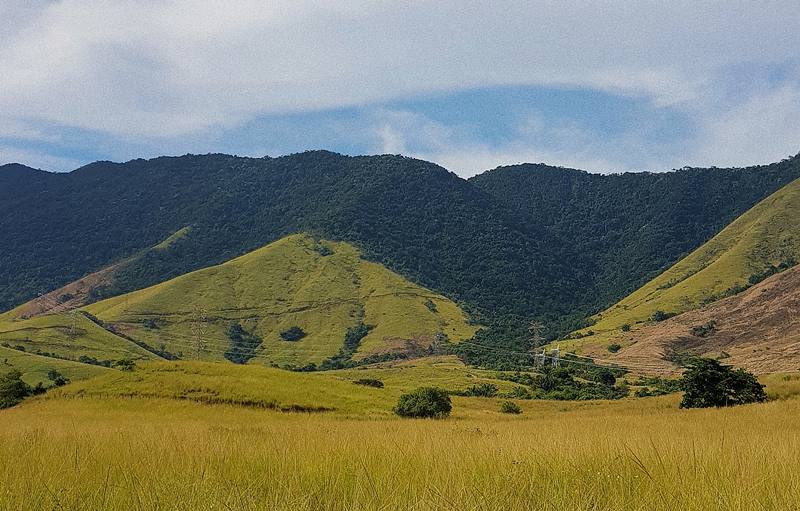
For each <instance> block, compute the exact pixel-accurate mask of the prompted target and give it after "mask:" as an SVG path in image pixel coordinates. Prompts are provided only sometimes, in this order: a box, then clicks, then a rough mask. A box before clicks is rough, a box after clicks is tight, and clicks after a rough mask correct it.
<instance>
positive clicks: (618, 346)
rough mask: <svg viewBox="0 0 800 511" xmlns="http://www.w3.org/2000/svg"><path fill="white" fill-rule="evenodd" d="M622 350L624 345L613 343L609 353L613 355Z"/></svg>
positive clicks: (609, 347) (609, 346)
mask: <svg viewBox="0 0 800 511" xmlns="http://www.w3.org/2000/svg"><path fill="white" fill-rule="evenodd" d="M621 349H622V345H621V344H619V343H616V342H612V343H611V344H609V345H608V351H610V352H611V353H616V352H618V351H619V350H621Z"/></svg>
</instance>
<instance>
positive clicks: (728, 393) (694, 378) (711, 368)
mask: <svg viewBox="0 0 800 511" xmlns="http://www.w3.org/2000/svg"><path fill="white" fill-rule="evenodd" d="M681 387H682V389H683V391H684V395H683V399H682V400H681V405H680V406H681V408H711V407H722V406H734V405H741V404H747V403H760V402H763V401H766V400H767V394H766V392H764V385H762V384H761V383H759V381H758V379H756V377H755V376H754V375H753V374H752V373H750V372H748V371H746V370H744V369H741V368H738V369H733V368H732V367H730V366H725V365H722V364H720V363H719V362H718V361H717V360H714V359H710V358H698V359H695V360H694V361H693V362H692V363H691V364H690V365H689V368H688V369H687V370H686V372H684V373H683V376H682V377H681Z"/></svg>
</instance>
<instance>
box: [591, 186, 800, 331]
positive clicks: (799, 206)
mask: <svg viewBox="0 0 800 511" xmlns="http://www.w3.org/2000/svg"><path fill="white" fill-rule="evenodd" d="M798 219H800V180H797V181H794V182H792V183H790V184H789V185H787V186H785V187H784V188H782V189H780V190H778V191H777V192H775V193H774V194H772V195H771V196H769V197H767V198H766V199H764V200H763V201H761V202H760V203H758V204H757V205H756V206H755V207H753V208H752V209H751V210H749V211H748V212H747V213H745V214H744V215H742V216H741V217H739V218H738V219H736V220H735V221H734V222H733V223H731V224H730V225H729V226H728V227H726V228H725V229H723V230H722V231H721V232H720V233H719V234H718V235H716V236H715V237H714V238H712V239H711V240H709V241H708V242H707V243H705V244H704V245H702V246H701V247H700V248H698V249H697V250H695V251H694V252H692V253H691V254H690V255H688V256H687V257H685V258H684V259H682V260H681V261H679V262H678V263H677V264H675V265H674V266H672V267H671V268H670V269H669V270H667V271H666V272H664V273H663V274H661V275H659V276H658V277H656V278H655V279H653V280H652V281H650V282H648V283H647V284H645V285H644V286H642V287H641V288H640V289H638V290H637V291H635V292H634V293H632V294H631V295H629V296H628V297H626V298H625V299H623V300H622V301H620V302H619V303H617V304H616V305H614V306H612V307H611V308H609V309H607V310H605V311H604V312H602V313H601V314H598V315H597V316H596V317H595V318H594V319H595V320H596V324H594V325H592V326H591V327H589V328H586V329H584V330H583V333H584V334H585V333H586V332H588V331H589V330H592V331H593V332H595V333H597V334H601V335H602V334H603V333H604V332H610V331H613V330H617V329H619V328H620V327H621V326H622V325H624V324H629V325H631V326H634V327H635V325H636V324H637V323H641V322H644V321H647V320H648V319H649V318H650V317H651V316H652V315H653V314H654V313H655V312H656V311H663V312H665V313H671V314H676V313H680V312H685V311H687V310H691V309H694V308H697V307H699V306H701V305H703V304H704V303H706V302H707V301H710V300H714V299H716V298H719V297H722V296H724V295H725V294H726V293H730V292H731V291H730V290H731V289H733V288H736V287H737V286H744V285H747V283H748V280H749V278H750V277H751V276H752V275H758V274H762V273H763V272H765V270H767V269H768V268H769V267H770V265H775V266H777V265H779V264H781V263H785V262H790V261H798V260H800V221H798Z"/></svg>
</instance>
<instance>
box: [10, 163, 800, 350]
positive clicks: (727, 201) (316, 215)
mask: <svg viewBox="0 0 800 511" xmlns="http://www.w3.org/2000/svg"><path fill="white" fill-rule="evenodd" d="M798 177H800V159H798V158H797V157H796V158H793V159H791V160H787V161H784V162H780V163H776V164H772V165H767V166H761V167H752V168H746V169H716V168H712V169H682V170H679V171H676V172H670V173H661V174H650V173H636V174H622V175H597V174H590V173H587V172H583V171H577V170H572V169H564V168H555V167H548V166H544V165H520V166H514V167H501V168H498V169H496V170H493V171H490V172H487V173H485V174H482V175H480V176H477V177H475V178H473V179H470V180H464V179H461V178H459V177H458V176H456V175H455V174H453V173H450V172H448V171H447V170H445V169H443V168H441V167H439V166H437V165H435V164H432V163H428V162H425V161H421V160H416V159H411V158H405V157H401V156H391V155H384V156H360V157H348V156H342V155H339V154H335V153H330V152H326V151H312V152H306V153H300V154H295V155H290V156H285V157H280V158H242V157H235V156H228V155H219V154H211V155H186V156H182V157H161V158H155V159H152V160H133V161H130V162H127V163H122V164H119V163H110V162H97V163H93V164H90V165H87V166H85V167H82V168H80V169H78V170H75V171H73V172H71V173H67V174H55V173H47V172H42V171H37V170H33V169H29V168H27V167H23V166H20V165H6V166H2V167H0V203H2V214H1V215H0V240H2V248H1V249H0V310H6V309H9V308H11V307H13V306H15V305H17V304H20V303H23V302H24V301H26V300H29V299H31V298H33V297H35V296H36V295H37V294H39V293H42V292H46V291H49V290H52V289H55V288H57V287H59V286H61V285H64V284H66V283H68V282H71V281H73V280H75V279H77V278H79V277H81V276H83V275H85V274H87V273H90V272H92V271H94V270H97V269H100V268H102V267H105V266H107V265H110V264H112V263H116V262H120V261H123V260H126V263H125V264H122V265H121V266H120V268H119V270H118V271H117V272H116V274H115V279H114V281H113V283H112V284H111V285H110V286H109V287H108V288H106V289H104V290H102V291H101V293H99V294H98V298H101V297H103V296H110V295H114V294H117V293H120V292H126V291H131V290H134V289H138V288H141V287H145V286H147V285H151V284H154V283H157V282H160V281H163V280H165V279H167V278H171V277H174V276H177V275H180V274H182V273H185V272H187V271H190V270H195V269H198V268H201V267H204V266H208V265H211V264H218V263H221V262H224V261H226V260H228V259H231V258H233V257H235V256H238V255H241V254H244V253H246V252H249V251H251V250H254V249H256V248H258V247H261V246H263V245H265V244H267V243H269V242H271V241H274V240H276V239H278V238H280V237H283V236H285V235H287V234H290V233H293V232H299V231H308V232H312V233H314V234H317V235H319V236H324V237H326V238H330V239H336V240H344V241H348V242H352V243H354V244H356V245H357V246H359V247H360V248H361V249H362V251H363V253H364V256H365V257H366V258H368V259H371V260H374V261H377V262H380V263H383V264H385V265H386V266H387V267H389V268H390V269H392V270H394V271H397V272H398V273H400V274H402V275H404V276H407V277H409V278H410V279H411V280H413V281H415V282H418V283H419V284H422V285H424V286H426V287H429V288H431V289H433V290H436V291H438V292H441V293H443V294H445V295H446V296H449V297H451V298H453V299H455V300H457V301H458V302H459V303H460V304H461V305H462V306H463V307H464V308H465V309H466V310H467V311H468V312H469V313H470V314H471V315H472V317H473V319H474V320H475V321H477V322H480V323H482V324H485V325H489V326H493V327H494V328H493V329H492V330H491V331H489V332H488V333H486V332H484V333H483V334H481V335H482V336H483V337H482V338H480V339H476V341H477V342H487V343H495V342H497V339H498V338H500V337H515V338H518V337H520V336H521V335H522V334H521V332H524V331H525V325H527V323H528V322H529V321H530V320H532V319H539V320H541V321H543V322H544V323H545V325H546V326H547V327H548V329H547V333H548V334H549V335H555V334H556V333H561V332H565V331H567V330H569V329H571V328H572V327H574V326H576V325H577V324H578V323H579V322H580V321H581V320H582V318H584V317H586V315H588V314H590V313H593V312H595V311H597V310H598V309H600V308H602V307H604V306H607V305H609V304H611V303H613V302H614V301H616V300H618V299H619V298H621V297H623V296H624V295H625V294H627V293H628V292H629V291H631V290H633V289H635V288H636V287H638V286H639V285H641V284H642V283H644V282H645V281H647V280H648V279H650V278H651V277H653V276H654V275H655V274H657V273H659V272H660V271H661V270H663V269H664V268H666V267H667V266H669V265H670V264H672V263H674V262H675V261H677V260H678V259H679V258H680V257H681V256H683V255H684V254H686V253H687V252H689V251H690V250H692V249H693V248H696V247H697V246H699V245H700V244H701V243H703V242H704V241H706V240H707V239H708V238H710V237H711V236H713V235H714V234H715V233H716V232H718V231H719V230H720V229H722V228H723V227H724V226H725V225H726V224H727V223H729V222H730V221H731V220H733V219H734V218H735V217H736V216H738V215H740V214H742V213H743V212H744V211H746V210H747V209H749V208H750V207H751V206H753V205H754V204H755V203H756V202H757V201H759V200H760V199H762V198H763V197H765V196H766V195H768V194H770V193H772V192H773V191H775V190H777V189H778V188H780V187H781V186H783V185H785V184H787V183H788V182H790V181H791V180H793V179H795V178H798ZM184 227H190V228H191V229H190V230H189V232H188V234H187V235H186V236H185V237H183V238H180V239H179V240H177V241H176V242H174V243H173V244H172V245H170V247H169V248H167V249H164V250H149V251H148V250H146V249H148V248H149V247H152V246H154V245H156V244H158V243H160V242H161V241H163V240H164V239H165V238H167V237H168V236H170V235H171V234H173V233H175V232H176V231H178V230H180V229H182V228H184ZM509 342H511V341H510V340H509Z"/></svg>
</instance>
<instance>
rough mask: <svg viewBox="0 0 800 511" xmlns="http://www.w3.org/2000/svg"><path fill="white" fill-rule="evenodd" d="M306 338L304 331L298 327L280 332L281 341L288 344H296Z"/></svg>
mask: <svg viewBox="0 0 800 511" xmlns="http://www.w3.org/2000/svg"><path fill="white" fill-rule="evenodd" d="M305 336H306V333H305V331H303V329H302V328H300V327H299V326H293V327H292V328H290V329H288V330H284V331H283V332H281V339H283V340H284V341H289V342H296V341H299V340H300V339H302V338H303V337H305Z"/></svg>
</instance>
